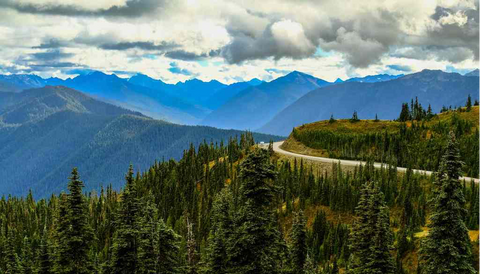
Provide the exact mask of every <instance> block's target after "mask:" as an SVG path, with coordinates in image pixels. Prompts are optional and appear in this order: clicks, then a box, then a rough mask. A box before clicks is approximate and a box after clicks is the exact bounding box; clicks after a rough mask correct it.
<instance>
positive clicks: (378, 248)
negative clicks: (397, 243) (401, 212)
mask: <svg viewBox="0 0 480 274" xmlns="http://www.w3.org/2000/svg"><path fill="white" fill-rule="evenodd" d="M372 187H373V189H372V190H373V191H372V196H371V198H370V217H371V218H373V219H375V222H374V223H373V224H372V225H373V229H374V231H373V233H374V235H373V239H372V240H373V243H372V245H371V246H370V250H371V254H370V259H369V264H368V265H367V268H368V269H369V273H375V274H384V273H395V262H394V259H393V257H392V255H391V254H390V249H391V246H392V245H393V235H392V232H391V230H390V216H389V214H388V208H387V206H386V205H385V201H384V196H383V193H382V192H380V189H379V188H378V187H377V186H375V185H373V186H372Z"/></svg>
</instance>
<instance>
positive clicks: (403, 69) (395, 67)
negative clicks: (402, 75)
mask: <svg viewBox="0 0 480 274" xmlns="http://www.w3.org/2000/svg"><path fill="white" fill-rule="evenodd" d="M387 68H388V69H391V70H396V71H401V72H411V71H412V68H411V67H409V66H405V65H387Z"/></svg>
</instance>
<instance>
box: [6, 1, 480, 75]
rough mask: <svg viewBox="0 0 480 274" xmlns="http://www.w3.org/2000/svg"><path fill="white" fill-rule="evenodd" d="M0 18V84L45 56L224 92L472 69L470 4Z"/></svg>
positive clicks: (12, 14) (171, 9)
mask: <svg viewBox="0 0 480 274" xmlns="http://www.w3.org/2000/svg"><path fill="white" fill-rule="evenodd" d="M475 14H476V15H475ZM0 18H2V20H0V36H1V37H2V39H0V46H1V47H0V60H3V61H2V62H1V63H0V66H2V67H3V68H1V69H2V71H3V72H5V71H6V68H7V67H8V68H9V71H19V72H22V71H23V72H32V71H34V69H33V68H32V67H29V61H28V60H29V56H30V55H31V54H35V53H45V52H52V50H53V49H57V51H54V53H55V52H58V53H59V54H61V55H59V56H60V57H61V62H63V63H65V64H68V63H71V64H72V65H76V66H81V67H91V68H92V69H98V70H104V71H109V72H111V71H116V70H121V71H138V72H142V73H145V74H148V75H151V76H154V77H156V78H161V79H164V80H166V81H169V82H176V81H179V80H186V79H188V77H190V76H188V75H180V74H173V73H171V72H170V71H169V70H168V69H169V68H170V66H169V64H170V63H171V62H172V59H171V58H167V57H166V56H165V54H166V52H168V51H170V50H176V51H177V52H178V53H182V54H183V55H182V56H184V57H185V58H181V59H178V60H177V59H175V60H173V61H175V62H177V63H178V66H179V67H181V68H183V69H186V70H188V71H190V72H191V73H192V75H195V76H197V77H199V78H201V79H204V80H210V79H219V80H222V81H224V82H232V81H237V80H238V79H251V78H253V77H258V78H263V79H270V78H275V77H278V76H280V75H281V73H275V72H272V71H270V72H267V71H266V69H269V68H277V69H279V70H285V71H291V70H300V71H304V72H306V73H310V74H313V75H315V76H318V77H320V78H324V79H327V80H332V81H333V80H335V79H336V78H337V77H342V78H346V77H348V76H349V75H366V74H374V73H380V72H382V71H386V66H387V65H389V64H390V65H391V64H395V65H405V66H409V67H411V68H412V69H413V70H415V69H417V68H418V69H420V68H422V69H423V68H426V67H428V66H431V67H432V68H445V66H446V65H448V64H455V67H461V68H467V67H468V66H471V67H476V66H478V32H479V31H478V0H438V1H435V0H427V1H418V0H404V1H397V0H385V1H384V0H382V1H380V0H375V1H373V0H372V1H368V3H365V2H361V1H356V0H345V1H342V2H341V3H340V4H339V2H338V1H337V0H325V1H315V0H305V1H294V0H264V1H256V0H212V1H199V0H178V1H157V0H96V1H77V0H18V1H13V0H5V1H2V2H0ZM317 51H320V52H325V51H327V53H325V54H323V55H322V56H323V57H318V56H317V55H316V54H315V53H316V52H317ZM66 53H68V54H66ZM70 54H71V55H70ZM168 56H179V54H177V55H173V54H170V55H168ZM60 57H59V58H60ZM188 57H191V58H190V59H191V60H190V61H188V60H189V58H188ZM172 58H173V57H172ZM26 60H27V61H26ZM67 69H69V68H58V67H53V66H52V67H51V68H50V69H49V68H46V67H43V68H42V71H39V73H41V74H42V75H48V74H49V73H51V75H63V76H65V74H63V73H64V70H67Z"/></svg>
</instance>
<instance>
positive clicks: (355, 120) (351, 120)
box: [350, 110, 360, 123]
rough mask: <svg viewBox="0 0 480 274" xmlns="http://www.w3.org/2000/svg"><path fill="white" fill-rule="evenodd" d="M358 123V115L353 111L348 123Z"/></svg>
mask: <svg viewBox="0 0 480 274" xmlns="http://www.w3.org/2000/svg"><path fill="white" fill-rule="evenodd" d="M358 121H360V120H359V119H358V114H357V111H356V110H355V111H353V115H352V118H351V119H350V122H352V123H354V122H358Z"/></svg>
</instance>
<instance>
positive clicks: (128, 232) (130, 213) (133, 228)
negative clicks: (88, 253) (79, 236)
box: [112, 165, 139, 274]
mask: <svg viewBox="0 0 480 274" xmlns="http://www.w3.org/2000/svg"><path fill="white" fill-rule="evenodd" d="M126 181H127V184H126V186H125V190H124V191H123V193H122V202H121V204H120V210H119V212H118V217H117V223H116V226H117V230H116V231H115V235H114V239H113V245H112V249H113V251H112V271H113V272H114V273H125V274H130V273H135V271H136V270H137V267H138V264H137V255H138V254H137V252H138V234H139V230H138V210H139V202H138V197H137V187H136V182H135V180H134V178H133V167H132V165H130V168H129V170H128V173H127V176H126Z"/></svg>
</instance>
